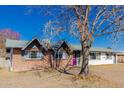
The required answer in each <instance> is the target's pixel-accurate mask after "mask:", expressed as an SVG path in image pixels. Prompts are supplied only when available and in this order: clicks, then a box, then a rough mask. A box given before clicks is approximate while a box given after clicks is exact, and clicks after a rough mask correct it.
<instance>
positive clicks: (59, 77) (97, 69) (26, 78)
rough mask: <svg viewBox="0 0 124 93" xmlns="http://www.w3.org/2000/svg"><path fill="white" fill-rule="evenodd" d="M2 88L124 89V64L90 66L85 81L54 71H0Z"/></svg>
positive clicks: (74, 69)
mask: <svg viewBox="0 0 124 93" xmlns="http://www.w3.org/2000/svg"><path fill="white" fill-rule="evenodd" d="M78 70H79V68H73V69H71V70H70V71H71V72H73V73H77V72H78ZM0 87H21V88H25V87H30V88H33V87H37V88H40V87H57V88H58V87H65V88H69V87H72V88H73V87H81V88H84V87H124V64H117V65H101V66H90V76H89V77H88V78H85V79H81V78H79V77H77V76H74V75H65V74H62V73H59V72H57V71H53V70H52V71H50V70H44V71H40V70H39V71H29V72H21V73H14V72H8V71H7V70H5V69H0Z"/></svg>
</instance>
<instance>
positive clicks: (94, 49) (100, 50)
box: [71, 45, 114, 52]
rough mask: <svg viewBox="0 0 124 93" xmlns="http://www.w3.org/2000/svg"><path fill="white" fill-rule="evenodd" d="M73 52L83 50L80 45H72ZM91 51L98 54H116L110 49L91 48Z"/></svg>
mask: <svg viewBox="0 0 124 93" xmlns="http://www.w3.org/2000/svg"><path fill="white" fill-rule="evenodd" d="M71 47H72V49H73V50H81V46H80V45H71ZM90 51H96V52H114V51H113V50H112V49H109V48H93V47H92V48H91V49H90Z"/></svg>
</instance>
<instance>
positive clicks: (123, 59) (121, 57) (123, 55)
mask: <svg viewBox="0 0 124 93" xmlns="http://www.w3.org/2000/svg"><path fill="white" fill-rule="evenodd" d="M116 55H117V62H118V63H124V52H118V53H116Z"/></svg>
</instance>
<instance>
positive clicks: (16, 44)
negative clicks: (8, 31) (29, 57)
mask: <svg viewBox="0 0 124 93" xmlns="http://www.w3.org/2000/svg"><path fill="white" fill-rule="evenodd" d="M28 42H29V41H24V40H11V39H6V47H7V48H22V47H24V46H25V45H26V44H27V43H28Z"/></svg>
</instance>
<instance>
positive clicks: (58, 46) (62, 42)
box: [52, 40, 71, 50]
mask: <svg viewBox="0 0 124 93" xmlns="http://www.w3.org/2000/svg"><path fill="white" fill-rule="evenodd" d="M64 43H66V44H67V46H68V47H69V48H70V49H71V45H70V44H69V43H68V42H66V41H63V40H61V41H59V42H57V43H56V44H54V45H52V49H53V50H58V49H59V48H60V47H61V46H62V44H64Z"/></svg>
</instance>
